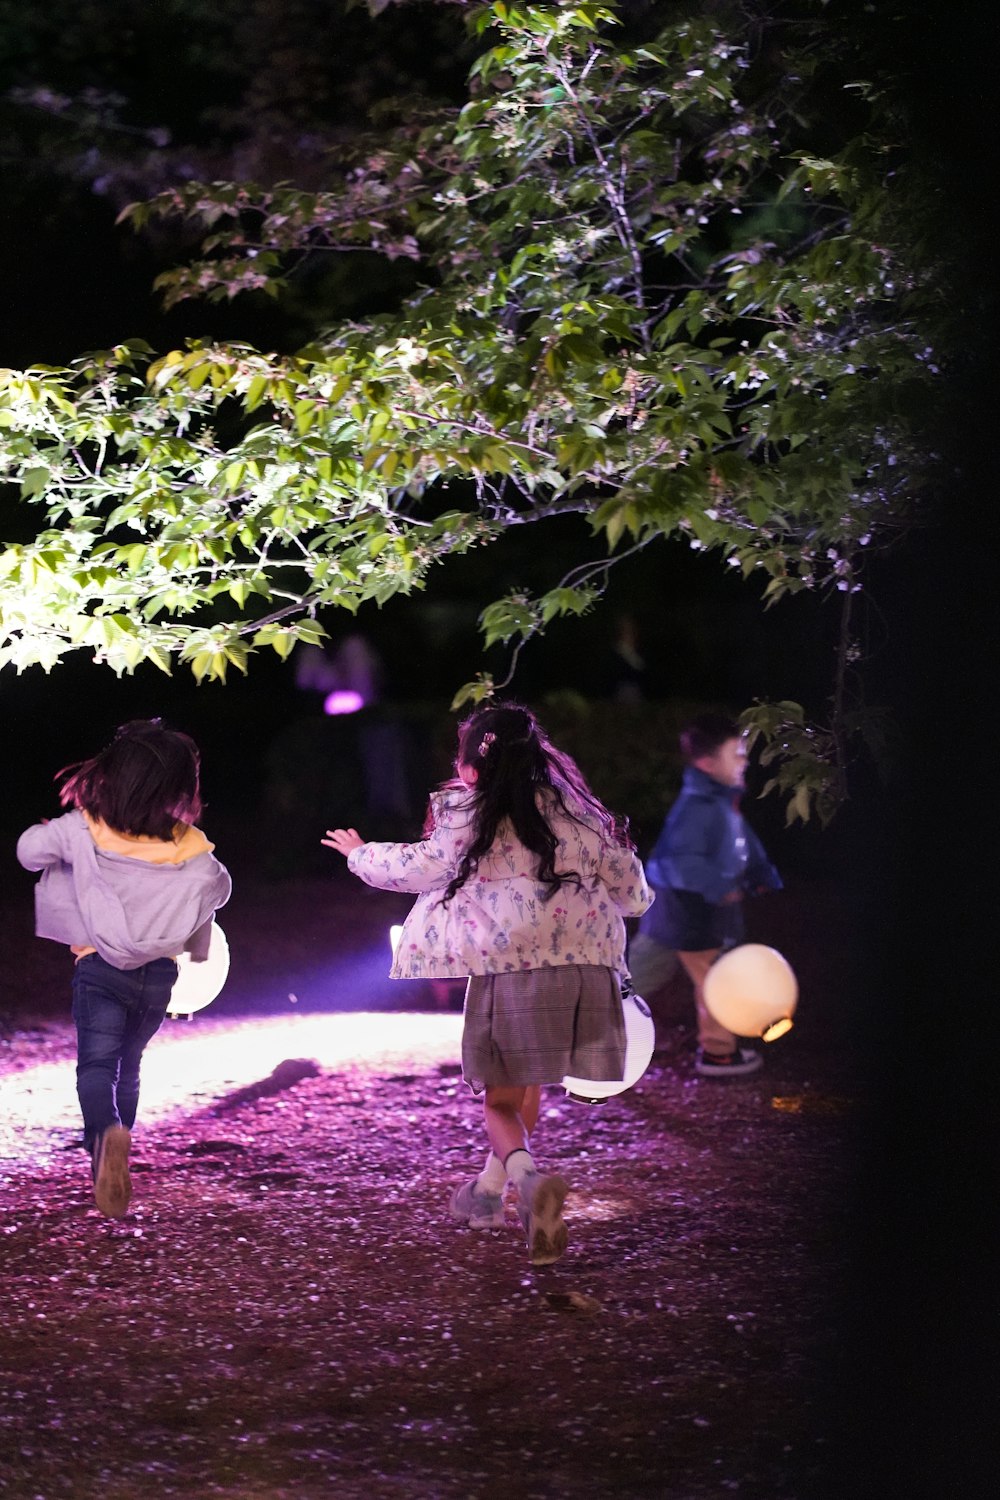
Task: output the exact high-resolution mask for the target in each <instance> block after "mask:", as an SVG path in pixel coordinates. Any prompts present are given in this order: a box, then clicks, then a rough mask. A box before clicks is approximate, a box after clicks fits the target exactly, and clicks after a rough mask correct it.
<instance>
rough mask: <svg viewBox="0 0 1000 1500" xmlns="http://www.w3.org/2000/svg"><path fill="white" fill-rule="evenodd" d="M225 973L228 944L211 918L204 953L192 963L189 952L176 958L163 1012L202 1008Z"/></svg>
mask: <svg viewBox="0 0 1000 1500" xmlns="http://www.w3.org/2000/svg"><path fill="white" fill-rule="evenodd" d="M228 973H229V944H228V943H227V942H226V934H225V933H224V932H223V930H222V928H221V927H220V926H219V924H218V922H213V923H212V932H211V936H210V938H209V943H208V957H207V958H206V959H204V960H203V961H202V962H201V963H195V961H194V959H193V958H192V957H191V955H190V953H182V954H181V955H180V956H179V957H178V959H177V978H176V980H175V981H174V987H173V989H172V990H171V992H170V1004H169V1005H168V1006H167V1015H168V1016H193V1015H194V1013H195V1011H196V1010H204V1008H205V1006H206V1005H211V1003H212V1001H213V1000H214V999H215V997H216V995H218V994H219V993H220V991H221V990H222V986H223V985H224V984H225V982H226V976H227V974H228Z"/></svg>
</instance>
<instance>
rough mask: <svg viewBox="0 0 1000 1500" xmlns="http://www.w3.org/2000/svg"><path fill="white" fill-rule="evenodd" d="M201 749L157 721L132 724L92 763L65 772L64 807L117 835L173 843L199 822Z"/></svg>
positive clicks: (61, 795)
mask: <svg viewBox="0 0 1000 1500" xmlns="http://www.w3.org/2000/svg"><path fill="white" fill-rule="evenodd" d="M199 760H200V757H199V755H198V747H197V745H196V744H195V742H194V740H192V739H191V738H190V736H189V735H186V734H182V733H181V731H180V730H178V729H165V728H164V726H163V724H162V723H161V722H160V720H159V719H132V720H131V721H130V722H129V723H128V724H122V725H121V727H120V728H119V729H118V730H117V731H116V733H115V737H114V739H113V740H112V741H111V744H110V745H107V746H106V747H105V748H104V749H103V750H102V751H100V753H99V754H97V755H95V756H93V757H92V758H91V759H90V760H84V761H77V762H76V764H74V765H72V766H66V767H64V769H63V770H61V771H60V772H59V773H58V775H57V777H56V780H57V781H62V783H63V785H62V788H61V790H60V792H59V800H60V802H61V803H62V805H63V807H78V808H81V809H82V810H83V811H84V812H86V813H89V815H90V816H91V817H92V818H99V819H100V821H101V822H102V823H106V824H107V826H108V827H109V828H113V829H114V830H115V832H116V833H127V834H131V835H132V836H133V837H137V838H154V839H170V838H173V836H174V825H175V824H177V823H194V822H196V821H197V819H198V818H200V817H201V812H202V805H201V791H200V788H199V775H198V773H199Z"/></svg>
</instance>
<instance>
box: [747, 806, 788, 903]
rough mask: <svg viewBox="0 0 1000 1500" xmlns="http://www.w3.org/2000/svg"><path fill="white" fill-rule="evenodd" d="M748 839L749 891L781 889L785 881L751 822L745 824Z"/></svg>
mask: <svg viewBox="0 0 1000 1500" xmlns="http://www.w3.org/2000/svg"><path fill="white" fill-rule="evenodd" d="M743 828H744V833H745V835H746V841H747V868H746V876H745V879H744V884H745V886H746V889H747V890H748V891H750V892H751V893H752V892H755V891H780V890H782V889H783V888H784V881H783V880H782V878H781V876H780V875H779V874H778V872H777V870H776V869H775V867H774V865H773V864H772V863H771V861H770V860H769V859H768V857H767V853H766V851H765V849H764V845H763V844H762V843H761V841H760V839H759V838H758V837H757V835H756V834H755V833H754V831H753V829H752V828H751V827H750V825H749V823H746V822H745V823H744V825H743Z"/></svg>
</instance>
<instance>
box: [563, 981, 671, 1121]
mask: <svg viewBox="0 0 1000 1500" xmlns="http://www.w3.org/2000/svg"><path fill="white" fill-rule="evenodd" d="M622 1013H623V1015H624V1017H625V1076H624V1078H619V1079H603V1078H599V1079H598V1078H573V1077H571V1076H570V1074H569V1073H567V1074H566V1077H565V1078H564V1079H563V1081H562V1082H563V1088H564V1089H565V1090H566V1092H567V1094H569V1095H570V1097H571V1098H573V1099H578V1100H580V1101H581V1102H582V1103H584V1104H600V1103H602V1102H603V1101H604V1100H605V1099H610V1098H611V1097H612V1095H614V1094H623V1093H624V1092H625V1090H626V1089H630V1088H631V1087H632V1085H633V1084H635V1083H638V1082H639V1079H640V1078H641V1077H642V1075H643V1073H645V1071H646V1069H647V1068H648V1067H649V1060H650V1058H651V1057H652V1055H653V1043H654V1041H655V1028H654V1026H653V1017H652V1015H651V1013H650V1009H649V1006H648V1005H647V1004H646V1002H645V1000H643V999H642V997H641V996H640V995H623V996H622Z"/></svg>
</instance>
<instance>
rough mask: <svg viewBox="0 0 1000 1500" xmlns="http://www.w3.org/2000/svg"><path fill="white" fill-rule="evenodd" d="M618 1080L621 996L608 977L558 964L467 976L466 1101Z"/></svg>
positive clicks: (621, 1069)
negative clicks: (496, 1091) (545, 1086)
mask: <svg viewBox="0 0 1000 1500" xmlns="http://www.w3.org/2000/svg"><path fill="white" fill-rule="evenodd" d="M567 1073H568V1074H570V1075H571V1076H572V1077H574V1078H590V1079H594V1080H598V1079H603V1080H606V1081H610V1080H612V1079H614V1080H617V1079H620V1078H622V1077H624V1074H625V1021H624V1018H623V1016H622V997H621V988H620V986H619V983H618V975H617V974H616V973H615V972H614V971H613V970H612V969H606V968H602V967H600V966H599V965H597V964H558V965H554V966H552V967H551V968H546V969H521V970H518V971H516V972H514V973H512V974H473V975H472V976H471V977H470V979H469V984H468V988H467V990H466V992H465V1025H464V1028H463V1031H462V1076H463V1078H464V1079H465V1081H466V1083H467V1084H468V1085H469V1087H470V1088H471V1089H472V1091H473V1093H475V1094H481V1093H482V1091H483V1089H484V1088H485V1087H486V1086H487V1085H488V1084H495V1085H502V1086H505V1087H511V1088H517V1087H520V1086H522V1085H526V1084H532V1083H560V1082H561V1081H562V1079H563V1078H564V1077H565V1076H566V1074H567Z"/></svg>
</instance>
